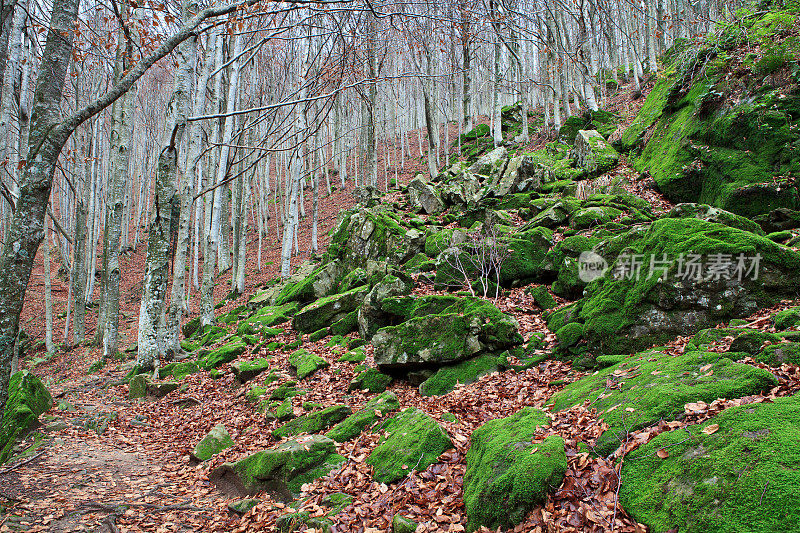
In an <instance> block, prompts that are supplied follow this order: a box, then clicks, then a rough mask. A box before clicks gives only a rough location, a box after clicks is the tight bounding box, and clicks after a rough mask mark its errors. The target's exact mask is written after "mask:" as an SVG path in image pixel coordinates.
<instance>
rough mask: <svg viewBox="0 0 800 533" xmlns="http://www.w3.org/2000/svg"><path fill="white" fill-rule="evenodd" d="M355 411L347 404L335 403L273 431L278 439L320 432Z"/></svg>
mask: <svg viewBox="0 0 800 533" xmlns="http://www.w3.org/2000/svg"><path fill="white" fill-rule="evenodd" d="M352 412H353V411H352V410H351V409H350V408H349V407H347V406H346V405H333V406H331V407H327V408H325V409H321V410H319V411H314V412H312V413H308V414H305V415H302V416H298V417H297V418H294V419H292V420H291V421H289V422H287V423H286V424H284V425H282V426H281V427H279V428H277V429H276V430H274V431H273V432H272V436H273V437H275V438H276V439H282V438H284V437H291V436H293V435H299V434H300V433H319V432H321V431H324V430H326V429H328V428H329V427H331V426H333V425H334V424H336V423H337V422H341V421H342V420H344V419H345V418H347V416H348V415H350V414H351V413H352Z"/></svg>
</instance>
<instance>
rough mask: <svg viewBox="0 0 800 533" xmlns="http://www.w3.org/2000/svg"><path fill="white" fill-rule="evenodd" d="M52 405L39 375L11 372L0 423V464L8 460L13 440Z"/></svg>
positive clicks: (21, 371)
mask: <svg viewBox="0 0 800 533" xmlns="http://www.w3.org/2000/svg"><path fill="white" fill-rule="evenodd" d="M52 405H53V398H52V396H50V392H48V390H47V388H45V386H44V384H43V383H42V381H41V380H40V379H39V378H38V377H36V376H35V375H33V374H31V373H30V372H29V371H27V370H20V371H18V372H15V373H14V374H13V375H12V376H11V378H10V380H9V383H8V400H7V401H6V406H5V411H4V412H3V417H2V425H0V464H2V463H4V462H5V461H7V460H8V458H9V456H10V455H11V451H12V448H13V446H14V442H15V440H16V439H17V438H18V437H20V436H21V435H22V434H23V433H24V432H26V431H27V430H28V429H29V428H30V427H31V426H33V425H34V424H35V423H36V421H37V420H38V419H39V415H41V414H43V413H44V412H45V411H47V410H48V409H50V407H51V406H52Z"/></svg>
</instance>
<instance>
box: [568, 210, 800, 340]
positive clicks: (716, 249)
mask: <svg viewBox="0 0 800 533" xmlns="http://www.w3.org/2000/svg"><path fill="white" fill-rule="evenodd" d="M620 239H621V240H619V242H618V247H619V248H624V250H619V251H618V252H617V253H618V254H619V255H618V257H617V258H616V259H617V260H616V262H614V263H613V264H611V263H612V261H614V258H613V257H609V255H608V252H609V251H610V252H611V253H614V251H615V250H614V249H613V248H609V249H606V250H598V251H599V253H600V254H601V255H604V254H605V256H606V257H607V258H608V259H609V263H610V264H611V270H610V272H612V273H614V272H616V273H617V274H619V272H620V268H621V267H624V266H625V262H626V261H629V260H630V259H631V258H632V254H643V255H642V256H641V257H647V261H648V265H647V266H646V267H644V268H642V270H641V273H640V275H638V276H636V275H633V274H630V273H629V275H626V276H620V275H617V276H616V277H614V276H613V275H607V276H605V277H602V278H600V279H598V280H595V281H594V282H593V283H592V284H591V285H590V286H588V287H587V293H586V294H587V296H586V298H585V299H584V303H583V308H582V310H581V312H580V319H582V320H584V321H585V323H586V326H585V328H584V333H585V336H586V339H587V340H588V342H589V346H588V347H589V349H590V350H592V351H595V352H599V353H631V352H634V351H637V350H640V349H644V348H646V347H647V346H652V345H657V344H661V343H664V342H668V341H670V340H672V339H674V338H675V337H676V336H678V335H693V334H694V333H696V332H697V331H699V330H701V329H704V328H709V327H713V326H714V325H716V324H718V323H720V322H725V321H727V320H729V319H731V318H740V317H747V316H750V315H751V314H753V313H754V312H756V311H757V310H759V309H762V308H764V307H769V306H771V305H774V304H776V303H778V302H780V301H781V300H783V299H791V298H796V295H797V294H798V292H800V254H798V253H797V252H795V251H793V250H791V249H789V248H786V247H784V246H781V245H779V244H775V243H773V242H772V241H770V240H768V239H766V238H764V237H760V236H758V235H754V234H753V233H750V232H747V231H742V230H739V229H735V228H730V227H727V226H723V225H721V224H715V223H712V222H706V221H703V220H698V219H694V218H686V219H674V218H664V219H659V220H656V221H655V222H653V223H652V225H650V227H649V229H647V230H646V231H643V230H636V229H634V230H632V231H631V232H630V233H629V234H627V235H626V236H623V237H620ZM620 252H624V254H623V253H620ZM689 254H692V257H695V258H699V260H695V261H694V263H695V265H696V266H697V267H699V268H694V267H690V266H688V265H689V259H690V257H689ZM720 254H722V255H720ZM650 257H653V258H655V259H656V260H659V261H660V260H662V259H663V258H666V262H664V263H663V264H662V265H660V267H659V265H657V267H658V268H657V269H655V270H654V274H655V275H652V276H651V275H649V272H648V270H649V260H650V259H649V258H650ZM681 258H683V263H682V262H681ZM717 259H718V261H716V263H715V262H714V261H715V260H717ZM756 262H757V265H756ZM715 264H716V267H715V268H716V270H709V268H711V267H714V266H715ZM679 269H681V273H682V275H679V272H678V271H679ZM630 272H633V271H630ZM709 272H711V274H712V275H709ZM715 272H716V274H715ZM740 276H741V279H739V278H740ZM717 277H718V278H719V279H715V278H717ZM617 278H619V279H617ZM698 278H699V279H698ZM659 280H660V281H659Z"/></svg>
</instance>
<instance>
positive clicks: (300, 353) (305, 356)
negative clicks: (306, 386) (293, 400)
mask: <svg viewBox="0 0 800 533" xmlns="http://www.w3.org/2000/svg"><path fill="white" fill-rule="evenodd" d="M287 359H288V360H289V364H290V365H292V366H293V367H294V368H295V370H297V378H298V379H303V378H306V377H308V376H311V375H313V374H314V372H316V371H317V370H319V369H321V368H326V367H328V366H330V363H328V362H327V361H326V360H325V359H323V358H322V357H320V356H318V355H316V354H313V353H311V352H309V351H308V350H305V349H303V348H301V349H299V350H295V351H294V352H292V353H291V354H289V357H287Z"/></svg>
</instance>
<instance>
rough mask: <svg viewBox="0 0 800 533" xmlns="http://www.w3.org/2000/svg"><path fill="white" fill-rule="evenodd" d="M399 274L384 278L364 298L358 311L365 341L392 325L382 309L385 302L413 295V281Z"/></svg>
mask: <svg viewBox="0 0 800 533" xmlns="http://www.w3.org/2000/svg"><path fill="white" fill-rule="evenodd" d="M397 274H398V276H399V277H398V276H395V275H388V276H386V277H385V278H383V280H381V281H380V282H379V283H377V284H376V285H375V286H374V287H372V289H371V290H370V291H369V294H367V296H366V298H364V301H363V304H362V305H361V307H360V308H359V310H358V333H359V335H361V337H363V338H364V339H367V340H369V339H371V338H372V336H373V335H375V333H376V332H377V331H378V330H379V329H380V328H382V327H385V326H389V325H391V320H390V319H389V317H388V316H387V313H386V312H385V311H384V310H383V307H382V304H383V301H384V300H386V299H387V298H392V297H397V296H403V295H406V294H410V293H411V289H412V288H413V287H414V282H413V280H412V279H411V278H410V277H408V276H407V275H406V274H404V273H401V272H399V271H398V272H397Z"/></svg>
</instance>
